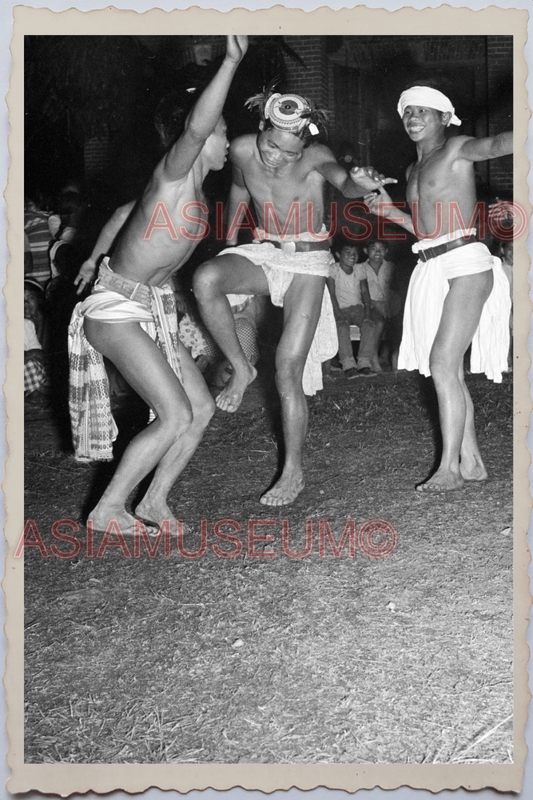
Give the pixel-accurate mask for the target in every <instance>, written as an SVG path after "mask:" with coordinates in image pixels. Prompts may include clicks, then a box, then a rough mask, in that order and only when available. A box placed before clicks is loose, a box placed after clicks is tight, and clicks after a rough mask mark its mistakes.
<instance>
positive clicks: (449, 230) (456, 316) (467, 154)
mask: <svg viewBox="0 0 533 800" xmlns="http://www.w3.org/2000/svg"><path fill="white" fill-rule="evenodd" d="M398 113H399V114H400V116H401V118H402V121H403V126H404V128H405V130H406V132H407V134H408V136H409V138H410V139H411V140H412V141H413V142H415V143H416V149H417V155H418V160H417V161H416V162H415V163H414V164H412V165H411V166H410V167H409V168H408V170H407V178H408V183H407V201H408V203H409V207H410V209H411V216H410V215H409V214H405V213H404V212H402V211H399V209H397V208H395V207H394V206H393V205H391V202H392V201H391V199H390V197H389V196H388V194H387V193H386V192H384V191H383V190H382V189H380V194H381V196H380V197H375V196H374V197H370V196H369V197H368V198H367V202H368V204H369V205H370V206H371V208H372V209H373V210H375V212H376V213H379V214H381V215H382V216H384V217H389V218H390V221H393V222H396V223H397V224H399V225H401V226H402V227H404V228H406V229H407V230H408V231H411V232H412V233H414V234H415V236H417V237H418V238H419V239H420V241H419V242H417V243H416V244H415V245H414V246H413V251H414V252H416V253H418V255H419V259H420V260H419V262H418V264H417V266H416V268H415V271H414V273H413V275H412V278H411V282H410V284H409V291H408V296H407V300H406V306H405V317H404V333H403V338H402V343H401V347H400V354H399V359H398V367H399V369H402V368H403V369H418V370H419V371H420V372H421V373H422V374H424V375H430V374H431V376H432V378H433V380H434V382H435V389H436V391H437V398H438V403H439V418H440V425H441V431H442V444H443V447H442V458H441V462H440V465H439V467H438V469H437V471H436V472H435V473H434V474H433V475H432V476H431V477H430V478H429V480H427V481H425V482H424V483H421V484H420V485H419V486H417V489H418V490H419V491H422V492H445V491H450V490H453V489H460V488H461V487H463V486H464V483H465V481H482V480H485V479H486V477H487V472H486V469H485V466H484V464H483V461H482V459H481V455H480V452H479V448H478V445H477V441H476V433H475V428H474V408H473V404H472V399H471V397H470V393H469V392H468V389H467V387H466V384H465V381H464V374H463V357H464V354H465V352H466V350H467V348H468V347H469V345H470V343H472V355H471V370H472V372H485V373H486V375H487V377H489V378H491V379H492V380H494V381H497V382H500V381H501V379H502V378H501V373H502V370H504V369H505V367H506V363H507V350H508V344H509V337H508V320H509V292H508V291H507V292H506V291H505V288H502V287H505V283H503V281H504V280H505V275H504V273H503V270H502V268H501V264H500V262H499V259H493V258H492V256H491V254H490V252H489V250H488V249H487V247H485V245H483V244H480V243H479V242H476V241H475V234H476V229H475V228H471V227H470V225H471V224H472V222H473V220H474V218H475V212H476V208H475V207H476V192H475V180H474V163H475V162H476V161H485V160H486V159H489V158H498V156H504V155H507V154H509V153H511V152H512V146H513V137H512V133H500V134H498V135H497V136H489V137H487V138H484V139H474V138H472V137H470V136H456V137H452V138H449V139H448V138H446V128H447V127H448V125H450V124H452V125H460V124H461V121H460V120H459V119H458V118H457V117H456V115H455V109H454V108H453V106H452V104H451V102H450V100H449V99H448V98H447V97H446V96H445V95H444V94H442V93H441V92H439V91H437V90H436V89H432V88H430V87H428V86H414V87H412V88H410V89H407V90H406V91H405V92H403V93H402V95H401V97H400V101H399V103H398ZM465 221H466V222H465ZM468 221H470V225H469V222H468Z"/></svg>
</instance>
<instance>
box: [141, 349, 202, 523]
mask: <svg viewBox="0 0 533 800" xmlns="http://www.w3.org/2000/svg"><path fill="white" fill-rule="evenodd" d="M180 364H181V372H182V378H183V388H184V390H185V393H186V395H187V397H188V399H189V402H190V404H191V409H192V422H191V425H190V426H189V428H188V429H187V430H186V431H185V432H184V433H183V435H182V436H181V437H180V439H179V440H178V441H177V442H175V443H174V444H173V445H172V446H171V447H170V449H169V450H168V451H167V452H166V453H165V455H164V456H163V458H162V459H161V461H160V462H159V464H158V465H157V469H156V471H155V475H154V477H153V480H152V482H151V484H150V486H149V487H148V491H147V492H146V494H145V496H144V497H143V499H142V501H141V502H140V503H139V505H138V506H137V508H136V509H135V514H136V515H137V516H138V517H141V518H142V519H144V520H147V521H152V522H156V523H157V524H158V525H160V524H161V522H163V521H164V520H167V519H172V518H174V516H175V515H174V514H173V513H172V511H171V510H170V508H169V507H168V505H167V496H168V493H169V491H170V489H171V488H172V486H173V485H174V483H175V482H176V479H177V478H178V476H179V475H180V474H181V473H182V471H183V470H184V468H185V467H186V466H187V464H188V463H189V461H190V459H191V458H192V456H193V455H194V453H195V452H196V449H197V447H198V445H199V444H200V441H201V439H202V436H203V435H204V431H205V429H206V428H207V426H208V424H209V420H210V419H211V417H212V416H213V412H214V410H215V404H214V403H213V399H212V397H211V395H210V394H209V391H208V389H207V386H206V385H205V381H204V379H203V378H202V375H201V373H200V371H199V369H198V367H197V366H196V364H195V363H194V361H193V359H192V358H191V356H190V354H189V352H188V351H187V350H186V349H185V347H183V345H181V344H180Z"/></svg>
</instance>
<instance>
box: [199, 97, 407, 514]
mask: <svg viewBox="0 0 533 800" xmlns="http://www.w3.org/2000/svg"><path fill="white" fill-rule="evenodd" d="M247 105H248V106H249V107H250V108H252V109H257V110H259V113H260V116H261V121H260V126H259V127H260V131H261V132H260V133H259V135H256V134H248V135H245V136H240V137H238V138H237V139H235V140H234V141H233V142H232V144H231V149H230V157H231V161H232V164H233V184H232V187H231V191H230V197H229V203H228V208H227V214H226V221H227V222H228V232H227V244H228V245H230V247H229V248H228V249H226V250H224V251H223V252H222V253H220V254H219V255H218V256H217V257H216V258H215V259H213V260H212V261H208V262H207V263H205V264H203V265H202V266H201V267H200V268H199V269H198V270H197V272H196V274H195V283H194V291H195V294H196V298H197V300H198V305H199V308H200V311H201V313H202V316H203V320H204V322H205V324H206V326H207V327H208V328H209V330H210V332H211V334H212V335H213V337H214V339H215V340H216V342H217V344H218V345H219V347H220V349H221V350H222V351H223V353H224V354H225V356H226V358H227V359H228V360H229V362H230V363H231V365H232V368H233V374H232V378H231V379H230V381H229V383H228V385H227V386H226V388H225V389H223V391H222V392H221V393H220V394H219V396H218V397H217V399H216V403H217V405H218V407H219V408H221V409H223V410H224V411H228V412H235V411H236V410H237V408H238V407H239V404H240V403H241V400H242V397H243V394H244V392H245V390H246V387H247V386H248V385H249V384H250V383H251V382H252V381H253V380H254V378H255V376H256V371H255V369H254V367H253V366H252V364H250V362H249V361H248V360H247V359H246V357H245V355H244V353H243V351H242V348H241V346H240V344H239V340H238V338H237V336H236V333H235V323H234V319H233V316H232V314H231V308H230V304H229V302H228V298H227V296H228V295H233V296H234V295H241V296H246V295H251V294H257V295H270V298H271V300H272V303H273V304H274V305H277V306H283V309H284V323H283V324H284V327H283V334H282V337H281V341H280V344H279V346H278V349H277V352H276V384H277V387H278V391H279V393H280V397H281V406H282V409H281V412H282V421H283V434H284V439H285V463H284V466H283V471H282V474H281V476H280V478H279V480H278V481H277V482H276V483H275V484H274V486H273V487H272V488H271V489H270V490H269V491H267V492H266V493H265V494H264V495H263V496H262V498H261V503H263V504H264V505H270V506H282V505H286V504H288V503H292V502H293V501H294V500H295V499H296V497H297V496H298V494H299V493H300V492H301V491H302V489H303V487H304V479H303V471H302V457H303V447H304V442H305V437H306V433H307V418H308V411H307V403H306V400H305V394H315V392H316V391H317V390H318V389H321V388H322V370H321V362H323V361H326V360H328V359H329V358H332V357H333V356H334V355H335V353H336V352H337V347H338V343H337V332H336V326H335V318H334V316H333V309H332V307H331V300H330V298H329V293H328V292H327V291H326V292H325V283H326V277H327V276H328V275H329V270H330V266H331V264H332V262H333V256H332V255H331V252H330V243H329V238H330V237H329V233H328V232H327V231H326V228H325V225H324V221H325V204H324V188H325V184H326V181H327V182H329V183H331V184H332V185H333V186H335V187H336V188H337V189H339V190H340V191H341V192H342V193H343V195H344V196H345V197H350V198H355V197H361V196H362V195H363V194H365V193H366V191H372V190H373V189H376V188H378V187H379V186H382V185H383V184H384V183H389V182H395V181H391V179H385V178H384V177H383V176H382V175H378V173H376V172H375V170H373V169H372V168H371V167H365V168H357V167H355V168H354V169H352V170H351V172H350V173H349V174H347V173H346V171H345V170H344V169H343V168H342V167H341V166H340V165H339V164H337V162H336V160H335V157H334V155H333V153H332V152H331V150H330V149H329V148H328V147H326V146H325V145H323V144H318V143H317V142H316V137H317V135H318V134H319V132H320V130H321V129H322V128H323V126H324V122H325V118H326V115H325V113H324V112H323V111H321V110H318V109H315V108H314V106H313V104H312V103H311V102H310V101H309V100H307V99H306V98H305V97H301V96H300V95H296V94H285V95H282V94H279V93H272V92H265V93H264V94H261V95H257V96H256V97H253V98H251V99H250V100H249V101H248V103H247ZM250 200H253V204H254V209H255V217H256V218H257V220H258V222H259V224H258V225H257V226H255V223H254V222H253V221H252V217H251V212H250V210H249V203H250ZM243 214H246V218H247V222H248V228H252V229H253V235H254V243H253V244H245V245H241V246H238V247H237V246H235V245H237V236H238V226H239V222H240V220H241V218H242V215H243Z"/></svg>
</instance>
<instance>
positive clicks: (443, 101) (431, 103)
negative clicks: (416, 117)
mask: <svg viewBox="0 0 533 800" xmlns="http://www.w3.org/2000/svg"><path fill="white" fill-rule="evenodd" d="M407 106H426V107H427V108H435V109H437V111H449V112H450V113H451V115H452V117H451V119H450V121H449V122H448V125H460V124H461V120H460V119H459V118H458V117H456V116H455V108H454V107H453V106H452V104H451V102H450V100H449V99H448V98H447V97H446V95H445V94H443V93H442V92H439V90H438V89H431V88H430V87H429V86H412V87H411V88H410V89H406V90H405V92H402V93H401V95H400V100H399V101H398V114H399V115H400V117H403V115H404V112H405V109H406V108H407Z"/></svg>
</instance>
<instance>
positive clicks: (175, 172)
mask: <svg viewBox="0 0 533 800" xmlns="http://www.w3.org/2000/svg"><path fill="white" fill-rule="evenodd" d="M247 49H248V37H247V36H227V37H226V56H225V58H224V61H223V62H222V64H221V66H220V68H219V70H218V72H217V74H216V75H215V77H214V78H213V79H212V80H211V82H210V83H209V84H208V86H207V87H206V88H205V89H204V91H203V92H202V94H201V95H200V97H199V98H198V101H197V102H196V104H195V106H194V108H193V110H192V111H191V113H190V115H189V117H188V118H187V121H186V123H185V130H184V131H183V133H182V135H181V136H180V138H179V139H178V141H177V142H176V143H175V144H174V145H173V146H172V147H171V148H170V150H169V151H168V153H167V155H166V156H165V159H164V163H163V175H164V178H165V179H166V180H170V181H177V180H180V179H181V178H184V177H185V176H186V175H187V174H188V173H189V171H190V169H191V167H192V165H193V164H194V162H195V161H196V159H197V158H198V155H199V154H200V151H201V149H202V147H203V146H204V144H205V142H206V140H207V139H208V138H209V136H210V135H211V134H212V133H213V131H214V130H215V127H216V124H217V122H218V120H219V119H220V117H221V115H222V109H223V108H224V103H225V102H226V97H227V94H228V91H229V87H230V85H231V81H232V79H233V76H234V75H235V72H236V70H237V67H238V66H239V64H240V62H241V61H242V59H243V57H244V55H245V53H246V51H247Z"/></svg>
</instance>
